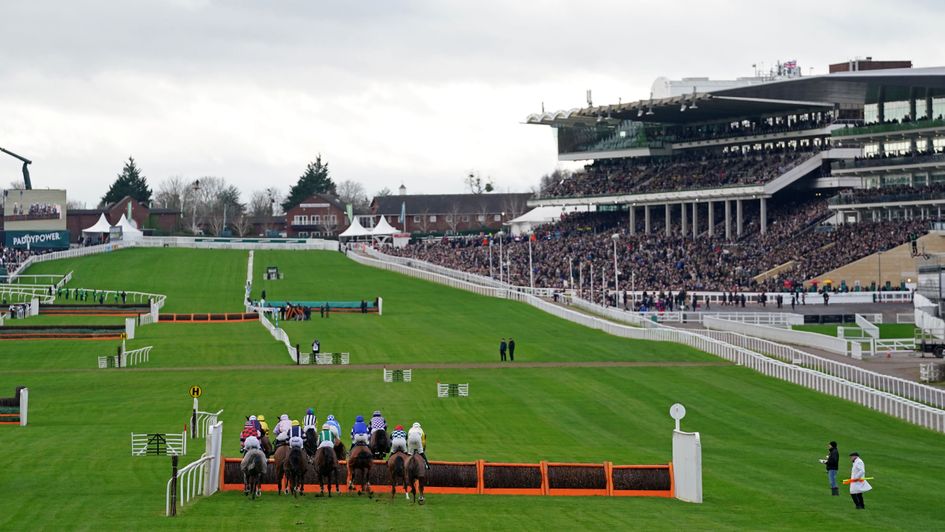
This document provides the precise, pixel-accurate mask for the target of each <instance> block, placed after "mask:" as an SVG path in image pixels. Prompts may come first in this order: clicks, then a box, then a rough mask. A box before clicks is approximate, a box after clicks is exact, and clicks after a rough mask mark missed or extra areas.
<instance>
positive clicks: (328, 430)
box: [318, 422, 335, 449]
mask: <svg viewBox="0 0 945 532" xmlns="http://www.w3.org/2000/svg"><path fill="white" fill-rule="evenodd" d="M318 446H319V447H328V448H329V449H334V448H335V433H334V432H332V426H331V425H329V424H328V422H325V424H324V425H322V430H321V431H320V432H319V433H318Z"/></svg>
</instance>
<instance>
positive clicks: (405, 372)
mask: <svg viewBox="0 0 945 532" xmlns="http://www.w3.org/2000/svg"><path fill="white" fill-rule="evenodd" d="M411 380H413V370H412V369H387V368H384V382H410V381H411Z"/></svg>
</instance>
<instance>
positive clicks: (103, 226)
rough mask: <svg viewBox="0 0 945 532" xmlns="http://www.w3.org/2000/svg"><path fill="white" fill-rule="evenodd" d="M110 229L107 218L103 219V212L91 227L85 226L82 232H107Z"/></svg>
mask: <svg viewBox="0 0 945 532" xmlns="http://www.w3.org/2000/svg"><path fill="white" fill-rule="evenodd" d="M111 230H112V224H110V223H108V220H106V219H105V214H104V213H103V214H102V215H101V216H100V217H99V219H98V221H97V222H95V225H93V226H92V227H87V228H85V229H83V230H82V232H83V233H109V232H111Z"/></svg>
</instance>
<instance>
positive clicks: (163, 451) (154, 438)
mask: <svg viewBox="0 0 945 532" xmlns="http://www.w3.org/2000/svg"><path fill="white" fill-rule="evenodd" d="M185 454H187V433H186V432H181V433H180V434H176V433H174V434H171V433H165V432H145V433H137V432H132V433H131V456H184V455H185Z"/></svg>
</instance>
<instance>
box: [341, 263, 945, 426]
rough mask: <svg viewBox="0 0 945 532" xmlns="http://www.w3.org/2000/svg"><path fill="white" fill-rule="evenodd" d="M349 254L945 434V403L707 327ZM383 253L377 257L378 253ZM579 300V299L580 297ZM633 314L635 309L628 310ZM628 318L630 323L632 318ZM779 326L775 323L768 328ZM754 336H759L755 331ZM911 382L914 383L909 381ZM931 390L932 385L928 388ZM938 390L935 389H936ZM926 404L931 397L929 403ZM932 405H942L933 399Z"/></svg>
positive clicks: (388, 268)
mask: <svg viewBox="0 0 945 532" xmlns="http://www.w3.org/2000/svg"><path fill="white" fill-rule="evenodd" d="M347 256H348V257H349V258H351V259H352V260H354V261H355V262H358V263H359V264H364V265H366V266H373V267H377V268H381V269H385V270H389V271H394V272H397V273H401V274H403V275H407V276H410V277H416V278H419V279H424V280H427V281H430V282H435V283H440V284H445V285H447V286H451V287H453V288H458V289H461V290H467V291H470V292H474V293H477V294H480V295H484V296H490V297H498V298H503V299H514V300H517V301H522V302H524V303H527V304H529V305H531V306H533V307H536V308H538V309H540V310H543V311H545V312H547V313H549V314H551V315H553V316H557V317H559V318H561V319H565V320H568V321H571V322H574V323H578V324H581V325H584V326H586V327H590V328H592V329H597V330H600V331H603V332H605V333H607V334H611V335H614V336H619V337H623V338H635V339H640V340H653V341H664V342H675V343H679V344H683V345H688V346H690V347H693V348H695V349H699V350H701V351H705V352H707V353H710V354H713V355H716V356H718V357H720V358H722V359H724V360H728V361H730V362H733V363H735V364H738V365H742V366H745V367H748V368H750V369H752V370H754V371H757V372H759V373H762V374H764V375H767V376H770V377H775V378H777V379H780V380H784V381H787V382H791V383H794V384H798V385H801V386H804V387H806V388H809V389H812V390H816V391H818V392H821V393H824V394H827V395H831V396H834V397H839V398H841V399H845V400H848V401H853V402H855V403H857V404H860V405H862V406H865V407H867V408H870V409H873V410H876V411H879V412H882V413H884V414H887V415H890V416H893V417H897V418H899V419H903V420H905V421H908V422H910V423H914V424H916V425H920V426H922V427H925V428H928V429H930V430H934V431H936V432H945V410H942V409H941V407H932V406H929V405H928V404H922V403H919V402H916V401H912V400H909V399H906V398H905V397H901V396H899V395H895V394H893V393H889V392H885V391H881V390H877V389H874V388H872V387H870V386H869V385H865V384H859V383H856V382H851V381H849V380H846V379H844V378H841V377H836V376H833V375H826V374H824V373H822V372H819V371H816V370H813V369H809V368H805V367H801V366H797V365H794V364H792V363H790V362H783V361H780V360H775V359H772V358H769V357H768V356H766V355H763V354H761V353H757V352H754V351H751V350H749V349H746V348H743V347H738V346H735V345H732V344H730V343H727V342H724V341H721V340H716V339H714V338H711V337H709V336H708V335H706V334H705V332H704V331H700V332H698V333H697V332H692V331H685V330H681V329H675V328H672V327H667V326H661V325H659V324H654V323H649V324H647V323H646V322H645V320H642V319H640V318H639V317H638V316H636V317H634V318H630V320H633V319H636V320H639V321H637V323H639V324H640V325H641V326H638V327H632V326H627V325H622V324H619V323H614V322H612V321H607V320H603V319H600V318H598V317H595V316H591V315H588V314H585V313H583V312H577V311H575V310H572V309H569V308H565V307H562V306H560V305H555V304H553V303H551V302H548V301H545V300H542V299H540V298H538V297H534V296H531V295H528V294H523V293H520V292H514V291H510V290H503V289H497V288H495V287H491V286H482V285H476V284H473V283H470V282H467V281H461V280H458V279H455V278H452V277H447V276H445V275H440V274H435V273H431V272H427V271H423V270H419V269H416V268H411V267H407V266H404V265H401V264H397V263H394V262H385V261H384V260H378V259H375V258H371V257H365V256H362V255H359V254H357V253H348V255H347ZM375 256H377V255H375ZM575 299H577V298H575ZM574 305H575V306H578V307H580V305H579V304H577V302H576V301H575V303H574ZM586 305H587V306H588V307H590V308H592V309H593V310H592V312H595V313H597V312H598V309H605V307H600V306H597V305H593V304H591V303H586ZM625 314H630V313H625ZM712 319H713V318H707V320H712ZM630 320H628V321H630ZM716 321H717V322H724V323H735V324H737V325H741V326H745V324H740V323H737V322H727V321H726V320H717V319H716ZM761 327H765V326H763V325H755V326H752V330H751V331H748V334H751V333H752V332H753V331H754V330H755V329H757V328H761ZM768 328H770V329H773V327H768ZM752 336H754V335H752ZM818 336H822V337H823V338H826V339H827V340H838V339H836V338H830V337H829V336H824V335H818ZM905 382H908V381H905ZM909 385H915V386H923V385H921V384H918V383H909ZM909 385H906V384H903V385H902V386H901V388H900V389H907V388H909ZM925 388H931V387H928V386H925ZM933 390H934V389H933ZM916 393H920V394H925V395H923V396H924V397H930V396H937V393H936V392H932V391H929V390H921V391H917V392H916ZM923 402H925V401H923ZM928 403H929V404H939V403H933V402H932V401H928Z"/></svg>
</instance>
